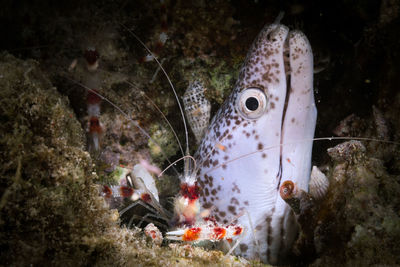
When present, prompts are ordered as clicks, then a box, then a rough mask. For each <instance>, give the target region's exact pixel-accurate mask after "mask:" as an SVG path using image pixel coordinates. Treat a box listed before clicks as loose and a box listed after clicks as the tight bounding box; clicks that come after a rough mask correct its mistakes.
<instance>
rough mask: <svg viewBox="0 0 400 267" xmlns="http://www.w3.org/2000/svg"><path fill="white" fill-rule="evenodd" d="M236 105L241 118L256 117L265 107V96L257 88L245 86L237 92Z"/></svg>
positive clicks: (261, 113)
mask: <svg viewBox="0 0 400 267" xmlns="http://www.w3.org/2000/svg"><path fill="white" fill-rule="evenodd" d="M236 107H237V110H238V111H239V113H240V115H241V116H242V117H243V118H245V119H258V118H259V117H261V115H263V114H264V112H265V109H266V107H267V96H266V95H265V94H264V92H263V91H262V90H261V89H259V88H254V87H251V88H247V89H245V90H243V91H242V92H241V93H240V94H239V97H238V99H237V101H236Z"/></svg>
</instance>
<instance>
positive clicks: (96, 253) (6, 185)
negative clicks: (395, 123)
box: [0, 53, 246, 266]
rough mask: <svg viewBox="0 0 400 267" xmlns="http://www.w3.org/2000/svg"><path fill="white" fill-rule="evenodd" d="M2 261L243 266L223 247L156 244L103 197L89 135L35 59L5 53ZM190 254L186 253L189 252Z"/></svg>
mask: <svg viewBox="0 0 400 267" xmlns="http://www.w3.org/2000/svg"><path fill="white" fill-rule="evenodd" d="M0 73H1V78H0V87H1V88H2V89H1V90H0V107H1V109H0V119H1V122H2V123H1V125H0V132H1V134H0V135H1V136H2V138H1V139H0V147H1V150H0V153H1V157H0V164H1V172H0V194H1V200H0V262H1V264H2V265H13V266H27V265H42V266H43V265H52V266H60V265H62V266H72V265H74V266H77V265H79V266H82V265H84V266H94V265H97V266H132V265H147V266H148V265H153V266H154V265H159V266H160V265H169V266H171V265H174V266H184V265H192V266H204V265H210V266H211V265H212V266H215V265H220V266H222V265H231V266H243V265H246V262H245V261H243V262H242V261H240V260H237V258H236V257H233V256H228V257H225V256H224V255H223V254H222V253H221V252H216V251H204V250H203V249H200V248H193V249H190V257H185V255H183V256H182V252H183V251H185V249H184V248H183V247H184V246H181V245H175V248H174V249H170V248H169V247H158V246H154V247H152V246H150V245H149V244H148V243H147V242H146V239H145V237H144V235H143V233H141V231H140V230H139V229H133V230H128V229H126V228H121V227H120V226H119V224H118V214H116V211H115V210H109V209H108V208H107V207H106V205H105V202H104V200H103V199H102V198H101V197H100V196H99V192H98V186H97V185H96V184H95V183H94V181H95V180H96V179H97V178H96V174H95V173H94V172H93V165H92V160H91V158H90V155H89V153H88V152H87V151H85V143H84V140H85V134H84V131H83V129H82V127H81V125H80V123H79V122H78V120H77V119H76V117H75V114H74V112H73V111H72V109H71V108H70V107H69V102H68V100H67V98H66V97H63V96H61V95H60V94H59V93H58V92H57V90H56V89H55V88H54V87H53V86H52V85H51V83H50V82H49V80H48V79H47V78H46V75H45V74H43V73H42V72H41V70H40V69H39V66H38V63H37V62H35V61H33V60H26V61H23V60H19V59H16V58H14V57H13V56H11V55H9V54H6V53H3V54H1V55H0ZM183 257H185V258H183Z"/></svg>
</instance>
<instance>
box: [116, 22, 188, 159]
mask: <svg viewBox="0 0 400 267" xmlns="http://www.w3.org/2000/svg"><path fill="white" fill-rule="evenodd" d="M120 25H121V26H122V27H124V28H125V29H126V30H127V31H128V32H129V33H130V34H132V36H133V37H135V39H136V40H137V41H138V42H139V43H140V44H141V45H142V46H143V47H144V48H145V49H146V50H147V52H149V53H150V55H152V57H153V58H154V60H155V61H156V62H157V64H158V66H159V67H160V69H161V70H162V72H163V73H164V75H165V77H166V78H167V80H168V83H169V85H170V86H171V89H172V91H173V93H174V95H175V98H176V102H177V103H178V106H179V111H180V113H181V116H182V121H183V126H184V128H185V140H186V151H189V134H188V129H187V125H186V120H185V114H184V112H183V108H182V105H181V102H180V101H179V97H178V94H177V93H176V90H175V87H174V85H173V84H172V82H171V79H170V78H169V76H168V74H167V72H166V71H165V69H164V67H163V66H162V65H161V63H160V61H159V60H158V59H157V57H156V56H155V55H154V53H153V52H151V50H150V49H149V48H148V47H147V46H146V45H145V43H143V42H142V40H140V38H139V37H138V36H137V35H136V34H135V33H134V32H133V31H131V30H130V29H129V28H128V27H127V26H125V25H124V24H120Z"/></svg>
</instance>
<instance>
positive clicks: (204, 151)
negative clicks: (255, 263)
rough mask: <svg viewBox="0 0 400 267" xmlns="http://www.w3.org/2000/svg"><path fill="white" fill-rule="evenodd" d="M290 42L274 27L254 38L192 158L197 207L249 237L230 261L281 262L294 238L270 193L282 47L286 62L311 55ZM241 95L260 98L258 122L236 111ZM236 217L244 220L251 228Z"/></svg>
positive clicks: (275, 184)
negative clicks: (258, 93)
mask: <svg viewBox="0 0 400 267" xmlns="http://www.w3.org/2000/svg"><path fill="white" fill-rule="evenodd" d="M288 36H289V39H288ZM290 36H291V34H289V31H288V28H287V27H285V26H283V25H278V24H273V25H270V26H266V27H265V28H264V29H263V30H262V31H261V32H260V34H259V35H258V37H257V38H256V39H255V41H254V43H253V45H252V47H251V48H250V50H249V52H248V54H247V57H246V60H245V62H244V65H243V67H242V69H241V71H240V73H239V78H238V81H237V82H236V85H235V87H234V89H233V91H232V93H231V95H230V96H229V97H228V99H227V100H226V101H225V102H224V104H223V105H222V107H221V108H220V109H219V111H218V112H217V114H216V115H215V116H214V118H213V119H212V121H211V124H210V126H209V128H208V129H207V131H206V133H205V136H204V138H203V140H202V142H201V144H200V146H199V149H198V151H197V152H196V155H195V157H196V160H197V162H198V166H199V168H198V169H197V175H198V183H199V186H200V188H201V197H200V201H201V205H202V207H203V208H205V209H210V208H212V212H213V216H214V217H215V219H216V220H217V221H218V222H221V223H227V222H231V221H232V220H235V219H236V220H237V221H238V223H240V224H242V225H244V226H245V227H246V228H247V229H248V231H247V234H245V236H244V237H243V240H242V241H241V244H240V245H239V247H238V248H237V250H236V253H237V254H240V255H242V256H244V257H249V258H256V257H261V260H263V261H265V262H270V263H273V264H274V263H280V262H281V259H280V258H281V257H285V255H284V254H285V251H286V247H289V246H290V245H291V242H293V240H294V237H295V235H296V231H297V229H296V227H292V224H289V223H287V221H291V220H292V219H290V217H293V214H292V213H291V212H290V209H289V208H288V207H287V205H286V204H285V203H284V202H283V200H281V199H280V198H279V197H278V196H279V192H278V191H277V190H276V188H279V183H280V182H281V179H282V177H281V176H280V174H281V173H282V172H281V165H282V163H281V162H282V159H281V157H282V156H281V153H282V149H281V146H280V144H281V142H282V135H283V134H282V131H283V130H282V129H283V121H284V118H285V115H284V113H285V112H284V110H285V108H286V107H285V103H286V97H287V95H290V94H287V85H286V71H287V66H285V65H287V62H285V60H284V56H283V55H284V53H286V52H287V46H288V44H289V45H291V46H294V47H295V48H294V53H293V54H290V60H297V61H300V62H301V60H302V58H303V54H307V53H308V54H309V53H310V51H311V48H307V47H308V46H309V45H308V41H303V40H300V41H299V40H293V39H290ZM301 37H303V38H305V37H304V35H302V36H301ZM305 44H307V45H305ZM307 49H309V50H307ZM298 66H299V67H298V68H297V69H296V70H294V71H295V72H296V73H297V74H298V75H299V74H302V68H303V69H304V68H310V66H308V65H307V66H305V65H302V64H298ZM285 68H286V69H285ZM311 69H312V66H311ZM291 71H293V70H291ZM311 75H312V73H311ZM247 88H257V89H260V90H262V92H263V93H264V94H265V96H266V99H267V102H266V103H265V110H264V112H263V114H262V115H261V117H258V118H257V119H249V118H248V117H246V116H245V115H243V113H241V112H239V111H238V109H239V108H240V106H238V104H237V103H238V101H240V96H241V94H242V92H244V91H245V90H247ZM289 91H290V90H289ZM309 94H310V92H309ZM311 94H312V89H311ZM308 105H309V104H308ZM292 118H293V120H292V123H296V122H297V119H296V118H295V116H291V117H289V118H288V120H290V119H292ZM243 211H247V213H243ZM243 214H249V216H250V217H251V221H252V222H253V224H254V225H250V224H249V218H248V217H247V215H243ZM288 226H290V227H291V228H288ZM252 228H255V229H256V230H257V232H256V235H257V240H254V239H253V234H252V233H251V231H250V229H252ZM282 240H284V241H282ZM257 243H258V244H259V245H256V244H257Z"/></svg>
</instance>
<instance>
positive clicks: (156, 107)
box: [125, 81, 185, 157]
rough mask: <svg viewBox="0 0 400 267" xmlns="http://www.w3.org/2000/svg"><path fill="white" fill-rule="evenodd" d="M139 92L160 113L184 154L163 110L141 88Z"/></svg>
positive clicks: (131, 84)
mask: <svg viewBox="0 0 400 267" xmlns="http://www.w3.org/2000/svg"><path fill="white" fill-rule="evenodd" d="M125 82H126V83H127V84H129V85H130V86H132V87H133V88H135V89H137V90H139V89H138V88H136V86H135V85H134V84H133V83H131V82H129V81H125ZM139 92H140V95H141V96H143V97H144V98H146V100H147V101H149V102H150V104H151V105H152V106H153V107H154V108H155V109H156V110H157V111H158V112H159V113H160V114H161V116H162V117H163V119H164V121H165V122H166V123H167V124H168V127H169V128H170V129H171V131H172V133H173V134H174V136H175V139H176V141H177V142H178V146H179V149H180V150H181V153H182V157H183V156H184V155H185V154H184V153H183V148H182V144H181V142H180V141H179V138H178V135H177V134H176V132H175V130H174V128H173V127H172V125H171V123H170V122H169V120H168V119H167V117H166V116H165V114H164V112H162V111H161V109H160V108H159V107H158V106H157V105H156V103H154V101H153V100H151V98H150V97H148V96H147V95H146V94H145V93H144V92H143V91H142V90H139Z"/></svg>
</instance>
